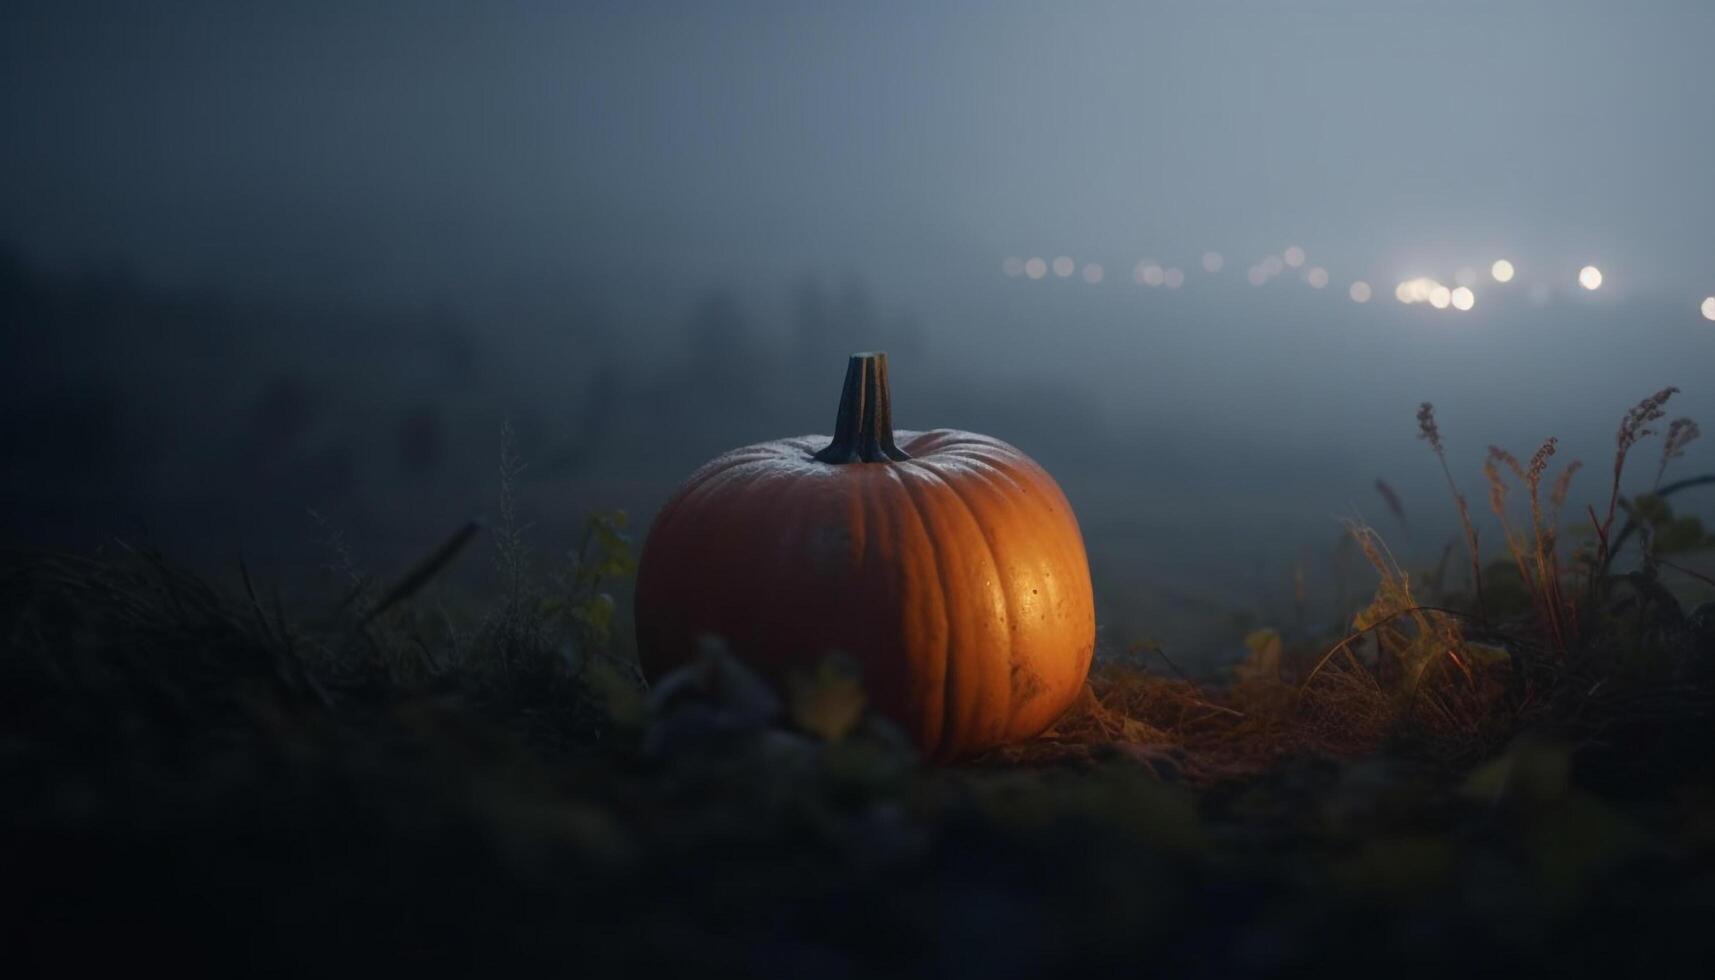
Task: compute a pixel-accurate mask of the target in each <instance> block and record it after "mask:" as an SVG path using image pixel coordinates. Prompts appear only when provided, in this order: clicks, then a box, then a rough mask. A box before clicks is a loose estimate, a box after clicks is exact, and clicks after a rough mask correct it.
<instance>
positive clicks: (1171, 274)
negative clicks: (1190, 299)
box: [1161, 266, 1185, 289]
mask: <svg viewBox="0 0 1715 980" xmlns="http://www.w3.org/2000/svg"><path fill="white" fill-rule="evenodd" d="M1161 281H1162V282H1163V283H1165V284H1166V286H1167V288H1168V289H1178V288H1179V287H1180V286H1183V285H1185V273H1184V272H1182V271H1180V269H1179V268H1178V267H1177V266H1175V267H1174V268H1171V269H1168V270H1167V271H1166V272H1163V273H1162V274H1161Z"/></svg>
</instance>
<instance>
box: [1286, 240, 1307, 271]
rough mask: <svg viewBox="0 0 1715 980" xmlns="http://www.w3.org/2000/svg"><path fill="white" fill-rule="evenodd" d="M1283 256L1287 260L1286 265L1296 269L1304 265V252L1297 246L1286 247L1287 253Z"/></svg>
mask: <svg viewBox="0 0 1715 980" xmlns="http://www.w3.org/2000/svg"><path fill="white" fill-rule="evenodd" d="M1281 254H1282V256H1283V257H1284V258H1285V259H1286V264H1287V265H1289V266H1292V267H1293V268H1294V269H1296V268H1298V267H1299V266H1301V265H1303V264H1304V250H1303V249H1301V248H1299V247H1298V246H1297V245H1288V246H1286V251H1285V252H1283V253H1281Z"/></svg>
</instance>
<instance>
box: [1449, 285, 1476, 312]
mask: <svg viewBox="0 0 1715 980" xmlns="http://www.w3.org/2000/svg"><path fill="white" fill-rule="evenodd" d="M1476 305H1477V294H1476V293H1473V292H1471V287H1470V286H1460V287H1459V288H1458V289H1455V290H1453V308H1454V309H1456V310H1468V309H1470V308H1471V307H1473V306H1476Z"/></svg>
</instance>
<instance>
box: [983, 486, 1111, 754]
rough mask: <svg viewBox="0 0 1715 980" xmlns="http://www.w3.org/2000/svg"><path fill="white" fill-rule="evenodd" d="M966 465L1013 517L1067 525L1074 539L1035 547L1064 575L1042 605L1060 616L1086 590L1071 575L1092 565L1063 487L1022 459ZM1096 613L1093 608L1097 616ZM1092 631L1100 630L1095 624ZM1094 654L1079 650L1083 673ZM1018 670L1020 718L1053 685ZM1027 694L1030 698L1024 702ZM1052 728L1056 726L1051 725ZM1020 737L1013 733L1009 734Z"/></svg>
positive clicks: (1048, 588) (1047, 587)
mask: <svg viewBox="0 0 1715 980" xmlns="http://www.w3.org/2000/svg"><path fill="white" fill-rule="evenodd" d="M961 462H962V463H964V464H965V465H967V466H968V467H969V469H970V470H971V472H972V473H973V474H974V475H975V476H976V478H977V479H980V480H981V481H982V482H983V483H984V484H985V485H986V486H988V487H990V488H991V489H992V490H993V491H994V492H996V493H997V494H999V495H1000V497H999V499H1001V500H1003V501H1004V502H1005V504H1004V506H1005V507H1006V508H1007V510H1008V511H1009V512H1011V513H1013V514H1023V515H1024V516H1026V517H1029V518H1040V517H1047V518H1049V519H1050V520H1052V521H1054V522H1056V523H1063V524H1064V525H1066V526H1067V527H1068V528H1069V529H1070V530H1071V531H1072V534H1071V535H1070V536H1067V535H1064V534H1049V535H1038V536H1037V537H1036V540H1035V542H1034V544H1035V546H1036V547H1039V548H1044V549H1045V550H1044V553H1045V554H1046V556H1047V557H1048V558H1049V559H1050V560H1052V561H1053V562H1054V563H1055V565H1056V567H1057V569H1058V570H1060V572H1061V578H1060V579H1058V580H1052V581H1051V583H1050V582H1044V583H1042V588H1043V596H1042V600H1043V602H1044V603H1045V604H1046V608H1047V609H1048V610H1051V612H1050V613H1045V616H1046V615H1059V614H1060V611H1061V610H1062V609H1063V608H1064V606H1065V604H1066V602H1067V599H1068V590H1071V592H1078V591H1081V590H1079V589H1078V588H1077V586H1076V584H1075V581H1074V580H1068V579H1066V578H1065V576H1066V575H1067V574H1074V575H1075V570H1076V569H1079V568H1085V567H1087V561H1088V559H1087V557H1086V555H1085V553H1084V549H1083V536H1082V534H1081V532H1080V529H1079V528H1078V525H1077V517H1076V515H1075V514H1074V512H1073V511H1072V507H1071V503H1070V501H1068V500H1066V495H1065V492H1064V491H1062V490H1060V488H1059V485H1058V484H1056V483H1054V482H1053V480H1052V478H1050V477H1048V475H1047V473H1046V471H1044V470H1042V468H1041V465H1040V464H1038V463H1036V462H1035V461H1034V460H1032V459H1030V458H1029V457H1027V456H1023V455H1022V454H1021V455H1019V456H1017V457H1015V458H1009V459H1005V460H980V461H979V460H977V459H974V458H969V457H966V458H962V459H961ZM1033 478H1034V479H1033ZM1009 490H1011V491H1016V492H1017V494H1018V496H1015V495H1014V494H1013V493H1010V492H1009ZM1026 523H1032V524H1033V523H1035V522H1034V521H1027V522H1026ZM1093 612H1094V610H1093V609H1092V614H1093ZM1091 628H1092V629H1093V628H1094V623H1093V622H1092V623H1091ZM1093 652H1094V644H1093V642H1092V644H1091V645H1090V646H1089V647H1087V648H1085V649H1083V650H1080V651H1076V654H1078V655H1080V659H1079V661H1078V665H1079V673H1086V672H1087V671H1088V669H1089V661H1090V657H1091V656H1092V654H1093ZM1015 653H1016V647H1015ZM1012 667H1013V668H1014V673H1013V677H1012V679H1013V682H1014V686H1013V689H1012V693H1013V695H1014V698H1015V700H1014V701H1013V702H1012V707H1013V708H1014V711H1015V714H1016V713H1017V712H1018V711H1020V710H1021V709H1022V708H1024V707H1025V706H1026V705H1028V704H1029V703H1030V702H1031V701H1032V700H1034V699H1035V698H1036V697H1037V696H1039V695H1040V694H1041V693H1042V692H1043V691H1044V690H1045V689H1046V688H1047V685H1046V683H1045V682H1044V681H1043V677H1042V673H1041V671H1040V670H1037V669H1036V668H1035V666H1034V665H1031V664H1023V663H1020V662H1018V661H1016V660H1015V661H1014V662H1013V663H1012ZM1021 674H1022V676H1021ZM1021 692H1022V693H1023V695H1024V696H1022V697H1019V695H1020V694H1021ZM1062 707H1064V706H1062ZM1014 721H1016V718H1015V719H1014ZM1050 723H1052V722H1051V720H1050ZM1015 734H1016V733H1012V732H1009V735H1015ZM1031 734H1034V733H1031Z"/></svg>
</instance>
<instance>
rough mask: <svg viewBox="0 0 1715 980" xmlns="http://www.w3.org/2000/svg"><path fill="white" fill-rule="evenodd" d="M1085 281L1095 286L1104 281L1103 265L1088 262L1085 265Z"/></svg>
mask: <svg viewBox="0 0 1715 980" xmlns="http://www.w3.org/2000/svg"><path fill="white" fill-rule="evenodd" d="M1084 281H1085V282H1087V283H1089V284H1090V285H1092V286H1094V285H1095V284H1096V283H1098V282H1101V281H1102V267H1101V266H1099V265H1097V264H1096V263H1094V262H1090V263H1087V264H1086V265H1085V266H1084Z"/></svg>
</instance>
